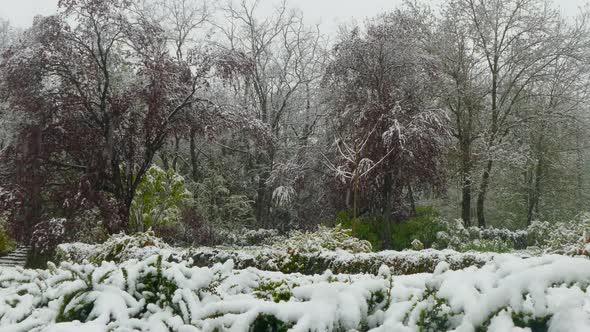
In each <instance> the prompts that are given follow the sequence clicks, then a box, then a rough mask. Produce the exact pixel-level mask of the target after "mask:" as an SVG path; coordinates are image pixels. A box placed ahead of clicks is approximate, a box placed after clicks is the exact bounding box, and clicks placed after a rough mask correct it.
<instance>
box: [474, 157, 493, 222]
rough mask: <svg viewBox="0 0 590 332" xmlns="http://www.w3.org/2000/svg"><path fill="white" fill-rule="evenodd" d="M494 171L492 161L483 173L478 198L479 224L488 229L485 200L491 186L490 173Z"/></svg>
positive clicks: (489, 161)
mask: <svg viewBox="0 0 590 332" xmlns="http://www.w3.org/2000/svg"><path fill="white" fill-rule="evenodd" d="M491 171H492V160H491V159H490V160H488V162H487V164H486V168H485V169H484V171H483V176H482V179H481V185H480V186H479V194H478V196H477V224H478V226H479V227H481V228H485V227H486V220H485V214H484V208H485V200H486V195H487V191H488V187H489V184H490V173H491Z"/></svg>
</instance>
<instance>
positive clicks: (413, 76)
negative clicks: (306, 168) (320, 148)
mask: <svg viewBox="0 0 590 332" xmlns="http://www.w3.org/2000/svg"><path fill="white" fill-rule="evenodd" d="M424 20H425V16H424V13H416V12H411V11H402V10H398V11H396V12H394V13H392V14H388V15H383V16H380V17H378V18H376V19H374V20H371V21H369V22H367V25H366V26H367V27H366V30H361V29H359V28H355V29H352V30H351V31H348V32H346V33H344V34H343V35H342V36H341V38H340V39H339V40H338V42H337V43H336V45H335V46H334V55H333V56H334V60H333V61H332V62H331V63H330V65H329V67H328V70H327V75H326V78H325V84H326V87H327V88H328V89H329V90H330V91H332V95H331V102H332V107H333V117H332V119H333V125H334V131H335V133H336V134H335V136H336V138H337V139H336V147H335V148H337V150H338V151H341V152H340V153H339V154H337V155H336V156H335V157H334V161H332V164H333V165H336V167H334V166H333V167H332V168H335V169H337V170H338V172H337V175H344V178H348V179H350V180H351V181H348V182H347V187H348V188H347V189H346V190H347V191H348V192H349V193H351V192H352V193H354V195H350V194H348V195H347V197H351V196H356V192H357V191H359V186H360V187H361V188H362V189H361V190H360V192H362V193H363V195H364V196H365V198H364V199H359V201H360V204H362V205H363V208H364V209H365V210H369V211H372V213H374V214H379V215H382V216H383V217H384V218H386V219H387V220H391V219H397V220H400V219H401V218H403V216H404V215H407V213H408V210H407V208H406V207H405V206H404V199H403V193H404V191H407V192H408V193H412V187H413V186H415V185H418V184H425V185H435V186H438V185H442V183H443V182H442V181H441V180H442V169H441V168H440V167H439V162H440V157H441V148H442V145H443V143H444V141H445V136H446V115H445V114H444V112H443V111H442V110H441V109H439V108H438V107H437V103H436V100H435V98H434V94H433V91H432V87H433V85H432V84H430V83H429V82H430V81H431V80H434V79H436V76H437V72H436V69H435V66H434V62H433V59H432V58H431V57H430V56H429V55H428V53H427V52H426V50H425V48H424V45H425V44H424V41H425V40H426V39H428V38H427V36H428V33H429V31H428V29H426V26H425V21H424ZM368 172H372V174H371V175H370V176H368V177H365V179H361V178H360V175H362V174H368ZM359 182H360V184H359ZM356 201H357V199H354V205H356ZM349 204H350V203H349ZM355 210H356V208H355ZM409 213H413V211H409ZM355 215H356V212H355Z"/></svg>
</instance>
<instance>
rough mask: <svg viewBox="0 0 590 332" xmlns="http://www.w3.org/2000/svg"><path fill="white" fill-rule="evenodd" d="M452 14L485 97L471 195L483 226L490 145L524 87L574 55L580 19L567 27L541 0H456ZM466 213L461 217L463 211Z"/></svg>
mask: <svg viewBox="0 0 590 332" xmlns="http://www.w3.org/2000/svg"><path fill="white" fill-rule="evenodd" d="M449 4H450V6H455V7H456V9H457V11H456V13H457V17H456V19H457V20H459V21H462V22H465V24H466V25H467V26H468V28H469V30H468V38H469V43H470V44H471V45H473V47H474V48H475V54H476V57H477V58H478V59H479V63H478V65H477V67H476V68H477V69H476V71H481V72H482V73H484V76H483V77H484V78H485V81H484V84H485V85H486V86H487V88H486V90H487V91H486V95H485V97H486V102H485V105H484V108H483V119H482V123H483V124H484V127H483V128H482V134H483V142H484V143H483V144H484V146H485V151H484V152H483V153H484V154H485V157H484V160H485V161H484V166H483V171H482V175H481V179H480V181H479V188H478V197H477V219H478V224H479V225H480V226H482V227H485V225H486V221H485V201H486V195H487V193H488V189H489V185H490V180H491V179H490V176H491V174H492V168H493V165H494V147H496V146H498V145H501V144H502V143H503V142H504V140H505V138H506V137H507V135H508V134H509V133H510V132H511V129H513V128H514V127H515V126H518V124H519V123H522V122H523V121H525V120H526V119H523V118H521V117H519V116H518V113H519V111H520V110H521V109H522V107H521V106H522V105H523V101H524V100H525V99H526V98H527V91H529V89H528V88H529V87H531V86H532V85H533V84H535V83H536V82H537V81H539V80H540V79H541V78H542V77H543V76H544V75H545V74H546V69H547V68H548V67H549V66H550V65H551V64H553V63H555V62H556V61H557V60H558V59H560V58H562V57H576V56H578V55H579V53H578V52H579V50H580V47H581V45H582V44H583V43H584V40H583V39H584V38H585V37H584V35H583V33H584V30H585V29H586V28H585V24H584V25H582V26H573V27H569V26H567V25H565V24H564V23H563V21H562V19H561V17H560V15H559V12H558V11H557V10H555V9H553V8H552V7H551V5H550V4H549V3H548V2H546V1H544V0H492V1H483V0H456V1H452V2H450V3H449ZM465 217H467V216H465Z"/></svg>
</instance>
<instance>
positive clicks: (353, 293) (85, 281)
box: [0, 255, 590, 332]
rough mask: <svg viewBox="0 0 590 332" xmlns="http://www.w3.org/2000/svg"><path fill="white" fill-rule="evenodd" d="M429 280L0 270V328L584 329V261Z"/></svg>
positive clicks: (111, 268) (546, 260)
mask: <svg viewBox="0 0 590 332" xmlns="http://www.w3.org/2000/svg"><path fill="white" fill-rule="evenodd" d="M448 267H449V266H448V264H447V263H441V264H439V266H438V267H437V268H436V272H435V273H433V274H416V275H409V276H392V275H391V271H390V270H388V268H387V267H381V268H380V269H379V270H380V273H379V275H368V274H359V275H344V274H340V275H337V274H332V273H331V272H329V271H326V272H325V273H323V274H316V275H313V276H304V275H301V274H283V273H280V272H265V271H260V270H256V269H252V268H250V269H246V270H236V269H234V267H233V264H232V262H231V261H228V262H226V263H225V264H216V265H215V266H213V267H211V268H198V267H187V266H186V264H185V263H173V262H168V261H167V260H166V258H164V259H163V258H162V256H152V257H150V258H148V259H146V260H143V261H136V260H130V261H126V262H123V263H122V264H120V265H116V264H114V263H106V262H104V263H102V264H101V265H100V266H98V267H97V266H94V265H90V264H82V265H79V264H70V263H63V264H62V265H61V266H60V267H59V268H57V267H55V266H50V267H49V269H47V270H23V269H20V268H6V269H0V330H2V331H15V332H18V331H23V332H24V331H81V330H82V331H86V330H88V331H106V330H108V331H207V332H209V331H248V330H262V331H266V330H273V331H347V330H360V331H402V332H403V331H465V332H467V331H485V330H487V331H493V332H500V331H530V330H528V329H525V330H522V329H519V328H526V327H533V326H534V327H535V328H536V329H538V328H540V329H543V330H548V331H588V330H590V293H589V289H588V285H589V284H590V260H587V259H585V258H574V257H565V256H557V255H554V256H544V257H534V258H529V259H523V258H520V257H516V256H514V255H498V256H495V257H494V259H493V260H492V261H491V262H489V263H487V264H486V265H485V266H483V267H481V268H477V267H469V268H466V269H463V270H458V271H453V270H450V269H448Z"/></svg>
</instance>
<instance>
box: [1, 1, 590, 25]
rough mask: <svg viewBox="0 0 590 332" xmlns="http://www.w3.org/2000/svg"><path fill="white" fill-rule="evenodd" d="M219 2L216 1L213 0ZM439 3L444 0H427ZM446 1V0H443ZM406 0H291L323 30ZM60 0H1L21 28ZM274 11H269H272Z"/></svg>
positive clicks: (571, 9)
mask: <svg viewBox="0 0 590 332" xmlns="http://www.w3.org/2000/svg"><path fill="white" fill-rule="evenodd" d="M213 1H215V0H213ZM278 1H279V0H261V8H262V9H263V10H269V9H270V8H272V4H273V3H277V2H278ZM426 1H431V2H433V3H434V2H435V1H436V2H439V1H440V0H426ZM442 1H444V0H442ZM554 1H555V3H558V4H559V6H561V8H562V9H563V11H564V13H565V14H567V15H572V16H573V15H575V14H576V11H577V8H578V6H581V5H584V4H585V3H587V1H588V0H554ZM401 2H402V0H290V1H288V3H289V4H290V5H291V6H293V7H298V8H299V9H301V10H302V11H303V13H304V16H305V17H306V18H307V19H308V20H309V23H318V22H321V25H322V31H325V32H334V31H336V27H337V26H338V24H339V23H345V22H348V21H350V20H351V19H353V18H354V19H356V20H357V21H359V22H360V21H362V20H363V19H364V18H366V17H371V16H374V15H377V14H379V13H381V12H383V11H387V10H390V9H392V8H394V7H395V6H396V5H398V4H400V3H401ZM56 7H57V0H0V17H2V18H4V19H8V20H9V21H10V22H11V23H12V24H13V25H16V26H17V27H21V28H26V27H28V26H29V25H30V24H31V23H32V21H33V17H34V16H36V15H48V14H51V13H54V12H55V11H56ZM270 12H271V11H270V10H269V13H270Z"/></svg>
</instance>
